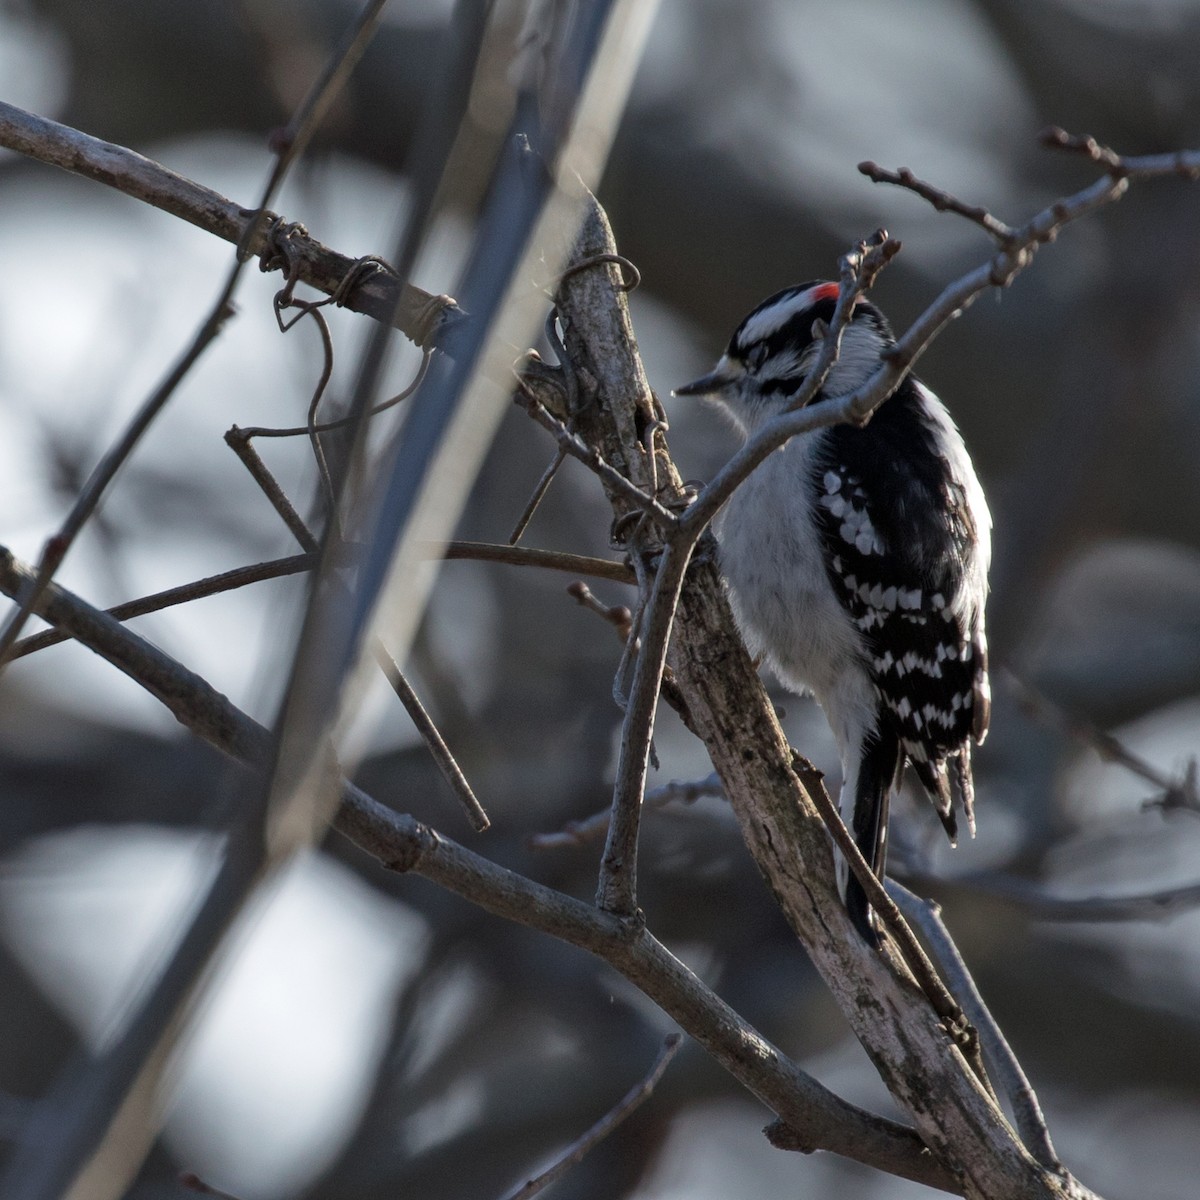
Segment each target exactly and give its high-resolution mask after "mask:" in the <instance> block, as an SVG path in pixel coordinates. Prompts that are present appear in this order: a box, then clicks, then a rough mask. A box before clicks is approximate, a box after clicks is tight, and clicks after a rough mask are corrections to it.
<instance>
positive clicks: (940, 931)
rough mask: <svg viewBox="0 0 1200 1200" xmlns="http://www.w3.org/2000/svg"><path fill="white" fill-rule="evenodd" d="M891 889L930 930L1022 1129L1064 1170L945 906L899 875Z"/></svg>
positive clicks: (941, 965) (1041, 1156)
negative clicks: (956, 938) (909, 885)
mask: <svg viewBox="0 0 1200 1200" xmlns="http://www.w3.org/2000/svg"><path fill="white" fill-rule="evenodd" d="M887 890H888V895H889V896H891V897H892V899H893V900H895V902H896V904H897V905H898V906H899V907H900V910H901V912H902V913H903V914H904V916H905V917H906V918H907V919H908V920H909V921H911V922H912V923H913V924H915V925H917V926H918V927H919V928H920V930H921V932H922V933H923V934H924V935H925V941H926V943H927V944H928V946H929V951H930V953H931V954H932V955H933V957H934V959H935V961H936V962H937V965H938V970H940V971H941V973H942V974H943V975H944V976H945V977H946V979H947V980H948V981H949V987H950V991H951V992H953V994H954V995H955V996H956V997H957V999H958V1001H959V1003H960V1004H961V1005H962V1007H963V1010H964V1012H965V1013H966V1015H967V1018H968V1019H969V1020H970V1022H971V1024H972V1025H973V1026H974V1028H975V1029H976V1031H977V1032H978V1035H979V1041H980V1045H981V1046H982V1049H983V1053H984V1055H985V1056H986V1057H987V1061H988V1064H989V1066H990V1067H991V1069H992V1071H993V1072H994V1073H995V1075H996V1077H997V1079H998V1080H999V1083H1000V1087H1001V1089H1002V1090H1003V1091H1004V1094H1005V1095H1006V1096H1007V1097H1008V1099H1009V1103H1010V1104H1011V1105H1012V1110H1013V1115H1014V1117H1015V1118H1016V1121H1017V1129H1018V1130H1019V1131H1020V1134H1021V1140H1022V1141H1023V1142H1024V1143H1025V1146H1026V1148H1027V1149H1028V1150H1029V1153H1030V1154H1032V1155H1033V1157H1034V1158H1036V1159H1037V1160H1038V1162H1040V1163H1041V1164H1042V1165H1043V1166H1044V1167H1049V1168H1050V1169H1051V1170H1052V1171H1061V1170H1062V1169H1063V1168H1062V1162H1061V1161H1060V1160H1059V1157H1058V1154H1057V1153H1056V1152H1055V1149H1054V1143H1053V1142H1051V1140H1050V1130H1049V1129H1047V1127H1046V1118H1045V1117H1044V1116H1043V1115H1042V1106H1041V1105H1040V1104H1039V1103H1038V1098H1037V1094H1036V1093H1035V1092H1034V1090H1033V1085H1032V1084H1030V1082H1029V1080H1028V1078H1027V1077H1026V1075H1025V1072H1024V1071H1023V1070H1022V1069H1021V1064H1020V1063H1019V1062H1018V1061H1017V1056H1016V1055H1015V1054H1014V1053H1013V1052H1012V1047H1011V1046H1009V1044H1008V1041H1007V1040H1006V1039H1005V1037H1004V1033H1003V1032H1002V1030H1001V1029H1000V1026H999V1025H998V1024H997V1023H996V1020H995V1018H994V1017H993V1016H992V1014H991V1012H990V1011H989V1009H988V1007H987V1005H986V1004H985V1003H984V1000H983V996H982V995H980V992H979V989H978V988H977V987H976V986H975V980H974V979H973V978H972V977H971V972H970V971H969V970H968V969H967V964H966V963H965V962H964V961H963V957H962V955H961V954H960V953H959V952H958V947H957V946H956V945H955V944H954V939H953V938H952V937H951V936H950V931H949V930H948V929H947V928H946V926H945V923H944V922H943V921H942V914H941V908H940V906H939V905H937V904H935V903H934V902H933V901H932V900H923V899H922V898H921V897H920V896H917V895H914V894H913V893H912V892H910V891H909V890H908V889H907V888H906V887H903V886H902V885H900V884H898V883H897V882H896V881H895V880H889V881H888V885H887Z"/></svg>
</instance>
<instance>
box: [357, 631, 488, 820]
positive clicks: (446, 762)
mask: <svg viewBox="0 0 1200 1200" xmlns="http://www.w3.org/2000/svg"><path fill="white" fill-rule="evenodd" d="M371 652H372V653H373V654H374V656H375V661H376V662H377V663H379V665H380V667H381V668H382V669H383V673H384V675H386V676H387V681H388V683H390V684H391V685H392V690H393V691H394V692H395V693H396V695H397V696H398V697H399V699H400V703H401V704H403V705H404V711H405V712H407V713H408V715H409V717H410V718H411V719H412V723H413V724H414V725H415V726H416V727H417V732H418V733H419V734H420V735H421V740H422V741H423V742H424V743H425V747H426V749H427V750H428V751H429V753H430V754H431V755H432V756H433V761H434V762H435V763H436V764H437V768H438V770H439V771H440V772H441V773H442V778H443V779H445V780H446V782H447V783H448V784H449V785H450V787H451V790H452V791H453V792H454V794H455V796H457V797H458V801H459V803H460V804H461V805H462V808H463V811H464V812H465V813H466V814H467V820H468V821H470V822H471V827H472V828H473V829H474V830H475V832H476V833H483V831H484V830H485V829H488V828H489V827H490V826H491V821H490V820H488V815H487V813H486V812H484V810H483V805H481V804H480V803H479V801H478V800H477V799H476V797H475V793H474V791H473V790H472V789H471V785H470V783H468V782H467V777H466V775H464V774H463V771H462V768H461V767H460V766H459V765H458V760H457V759H456V758H455V757H454V755H453V754H452V753H451V752H450V747H449V746H447V745H446V741H445V739H444V738H443V737H442V735H441V733H440V731H439V730H438V727H437V726H436V725H435V724H434V722H433V719H432V718H431V717H430V715H429V714H428V713H427V712H426V711H425V706H424V705H423V704H422V703H421V698H420V696H418V695H417V693H416V692H415V691H414V690H413V686H412V684H411V683H409V682H408V680H407V678H405V675H404V672H403V671H401V670H400V667H399V664H397V662H396V660H395V659H394V658H393V657H392V656H391V654H389V653H388V650H387V647H386V646H385V645H384V644H383V642H382V641H381V640H380V639H379V638H373V639H372V641H371Z"/></svg>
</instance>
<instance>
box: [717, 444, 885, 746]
mask: <svg viewBox="0 0 1200 1200" xmlns="http://www.w3.org/2000/svg"><path fill="white" fill-rule="evenodd" d="M823 436H825V433H824V431H818V432H815V433H811V434H805V435H802V436H800V437H798V438H794V439H793V440H792V441H791V442H789V443H788V444H787V445H786V446H785V447H784V448H783V449H782V450H779V451H776V453H774V454H772V455H771V457H770V458H768V459H767V460H766V462H764V463H763V464H762V465H761V466H760V467H759V468H758V469H757V470H756V471H755V472H754V474H753V475H751V476H750V478H749V479H747V480H746V482H745V483H743V484H742V486H741V487H740V488H739V489H738V490H737V491H736V492H735V493H734V495H733V498H732V499H731V500H730V501H729V504H728V505H727V506H726V508H725V511H724V512H723V514H722V515H721V517H720V518H719V519H718V521H717V524H716V534H717V538H718V541H719V542H720V546H721V569H722V572H723V573H724V575H725V578H726V580H727V581H728V583H729V587H730V592H731V596H732V601H733V607H734V613H735V616H736V617H737V621H738V627H739V628H740V629H741V631H742V635H743V637H744V638H745V639H746V642H747V645H748V646H749V647H750V650H751V652H752V653H754V654H757V655H760V656H761V657H762V658H763V659H764V661H765V662H766V663H767V665H768V666H770V667H771V668H772V669H773V670H774V672H775V673H776V674H777V675H778V676H779V678H780V680H781V681H782V682H783V684H784V685H785V686H786V687H788V688H791V689H792V690H794V691H805V690H810V689H811V690H812V691H813V692H814V693H815V694H816V697H817V699H818V700H819V701H821V702H822V706H823V707H824V708H825V709H826V712H827V713H829V712H830V708H831V706H830V705H829V704H828V703H826V700H827V699H832V698H834V696H835V694H836V696H837V698H838V702H837V704H836V705H835V706H834V707H835V708H843V709H845V708H846V706H847V701H848V700H850V699H853V701H854V702H853V703H851V704H850V705H849V707H850V708H851V709H854V708H858V707H859V706H860V705H861V707H862V708H863V709H864V710H867V711H870V712H873V711H874V700H873V692H872V690H871V687H870V682H869V678H868V676H867V673H866V669H865V666H864V662H865V659H864V654H863V648H862V639H861V636H860V635H859V633H858V631H857V630H856V629H855V627H854V624H853V622H852V621H851V619H850V617H849V615H848V614H847V612H846V610H845V608H844V607H843V606H842V604H841V602H840V600H839V599H838V597H837V595H836V594H835V593H834V590H833V587H832V585H831V584H830V582H829V578H828V576H827V574H826V571H825V564H824V560H823V557H822V552H821V545H820V541H819V535H818V532H817V528H816V526H815V524H814V523H813V520H812V516H811V504H812V493H811V485H810V483H809V480H810V478H811V476H812V472H813V457H814V454H815V452H816V450H817V449H818V447H819V444H820V439H821V438H822V437H823ZM847 693H850V695H847ZM834 732H835V734H837V735H838V736H839V740H840V738H841V737H842V736H843V735H844V734H845V733H846V732H847V731H846V730H839V729H835V730H834Z"/></svg>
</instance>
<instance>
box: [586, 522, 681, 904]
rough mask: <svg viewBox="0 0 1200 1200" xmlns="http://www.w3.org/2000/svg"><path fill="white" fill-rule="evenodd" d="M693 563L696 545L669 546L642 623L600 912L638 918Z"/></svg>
mask: <svg viewBox="0 0 1200 1200" xmlns="http://www.w3.org/2000/svg"><path fill="white" fill-rule="evenodd" d="M691 557H692V545H691V543H690V542H684V543H680V542H678V541H674V542H668V543H667V545H666V547H665V549H664V550H663V553H662V557H661V558H660V559H659V562H658V570H657V571H656V572H655V575H654V587H653V590H652V591H651V593H650V598H649V600H648V601H647V605H646V611H645V614H644V615H643V617H642V621H641V634H640V640H641V646H640V647H639V650H638V656H637V665H636V666H635V667H634V672H633V684H632V686H631V687H630V689H629V699H628V703H627V704H626V706H625V716H624V720H623V722H622V725H621V745H620V750H619V751H618V754H617V771H616V779H615V781H614V783H613V800H612V822H611V824H610V825H609V829H608V837H607V839H606V840H605V843H604V854H603V856H602V858H601V860H600V880H599V883H598V884H597V887H596V905H597V907H599V908H602V909H604V910H605V911H606V912H613V913H617V914H618V915H620V916H632V915H633V914H634V913H636V912H637V844H638V827H639V823H640V817H641V809H642V797H643V795H644V794H645V791H646V772H647V770H648V768H649V764H650V750H651V742H652V740H653V737H654V714H655V710H656V708H657V706H658V695H659V689H660V686H661V683H662V676H663V669H664V668H665V667H666V665H667V642H668V640H669V639H670V636H671V626H672V624H673V623H674V620H675V610H676V608H677V607H678V604H679V593H680V590H681V589H682V587H683V580H684V576H685V575H686V574H687V568H688V563H689V562H690V561H691Z"/></svg>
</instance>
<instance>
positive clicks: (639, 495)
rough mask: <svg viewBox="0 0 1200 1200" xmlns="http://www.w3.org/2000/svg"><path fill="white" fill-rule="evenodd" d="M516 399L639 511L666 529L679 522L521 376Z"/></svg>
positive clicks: (557, 439)
mask: <svg viewBox="0 0 1200 1200" xmlns="http://www.w3.org/2000/svg"><path fill="white" fill-rule="evenodd" d="M513 399H514V400H515V401H516V403H517V404H519V405H520V406H521V407H522V408H523V409H524V410H525V411H526V412H527V413H528V414H529V415H530V416H531V417H532V418H533V419H534V420H535V421H536V422H537V423H538V424H539V425H540V426H541V427H542V428H543V429H545V430H547V431H548V432H549V433H551V434H553V435H554V439H555V440H556V441H557V442H558V445H559V448H560V449H561V450H562V451H563V452H564V453H566V454H569V455H570V456H571V457H572V458H576V459H578V460H579V461H580V462H581V463H583V465H584V466H585V467H587V468H588V470H589V471H592V472H594V473H595V474H596V475H598V476H599V477H600V478H601V479H602V480H603V481H604V482H605V483H606V484H608V486H609V487H610V488H612V489H613V490H614V491H616V492H620V493H621V494H622V495H623V496H624V497H625V498H626V499H627V500H628V501H630V502H631V503H632V504H633V505H635V506H636V507H637V508H639V509H642V510H643V511H645V512H647V513H650V514H652V515H653V516H654V519H655V520H656V521H657V522H658V524H659V525H660V526H661V527H662V528H664V529H671V528H674V526H675V524H676V520H677V518H676V517H675V514H674V513H672V512H668V511H667V509H665V508H664V507H663V506H662V505H661V504H660V503H659V502H658V501H657V500H656V499H655V498H654V497H653V496H651V495H649V494H648V493H647V492H644V491H642V489H641V488H640V487H638V486H637V484H636V483H634V482H633V481H632V480H630V479H627V478H626V477H625V476H624V475H622V474H621V472H620V471H618V470H617V469H616V467H614V466H612V465H611V464H609V463H607V462H605V461H604V458H603V456H602V455H601V454H600V452H599V451H598V450H597V449H596V448H595V447H594V446H589V445H588V444H587V443H586V442H585V441H584V440H583V439H582V438H581V437H580V436H579V435H578V434H575V433H572V432H571V431H570V430H569V429H568V428H567V427H566V425H565V424H564V423H563V422H562V421H560V420H559V419H558V418H557V417H556V416H554V414H553V413H551V412H550V411H549V410H548V409H547V408H546V407H545V405H543V404H542V402H541V401H540V400H539V399H538V398H537V396H536V395H534V393H533V391H532V390H531V389H530V388H529V387H528V385H527V384H526V381H525V380H524V379H523V378H522V377H521V376H518V377H517V390H516V392H515V393H514V394H513Z"/></svg>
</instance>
